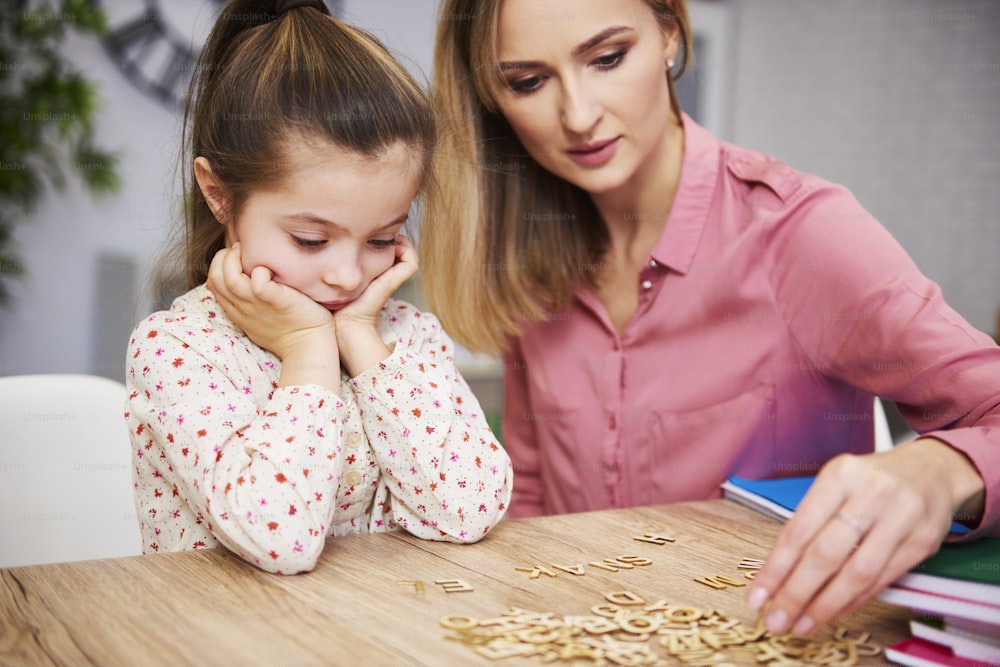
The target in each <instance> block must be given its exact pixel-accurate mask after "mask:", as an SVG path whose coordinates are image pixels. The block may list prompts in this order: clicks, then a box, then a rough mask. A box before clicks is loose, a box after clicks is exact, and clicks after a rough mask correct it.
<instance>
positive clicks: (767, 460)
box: [503, 116, 1000, 535]
mask: <svg viewBox="0 0 1000 667" xmlns="http://www.w3.org/2000/svg"><path fill="white" fill-rule="evenodd" d="M684 137H685V150H684V161H683V168H682V172H681V180H680V184H679V187H678V190H677V195H676V198H675V199H674V204H673V208H672V210H671V212H670V215H669V217H668V218H667V221H666V224H665V225H664V227H663V233H662V234H661V235H660V238H659V240H658V241H657V243H656V246H655V248H654V249H653V251H652V252H651V253H650V256H649V258H648V261H647V264H646V267H645V268H644V269H643V271H642V272H641V274H640V276H639V280H638V284H637V285H636V290H637V291H638V293H639V307H638V310H637V311H636V313H635V316H634V317H633V318H632V320H631V321H630V322H629V323H628V325H627V326H626V328H625V330H624V332H623V333H622V334H621V335H620V336H619V335H618V334H617V333H616V332H615V329H614V327H613V326H612V324H611V321H610V320H609V318H608V315H607V313H606V311H605V309H604V307H603V305H602V304H601V302H600V300H599V299H598V297H597V296H596V294H594V293H593V292H592V291H591V290H589V289H580V290H579V291H578V292H577V298H576V299H575V300H574V303H573V305H572V308H571V309H570V310H569V311H568V312H553V313H551V314H550V317H548V318H546V319H545V320H543V321H534V322H530V323H528V324H527V326H526V327H525V328H524V330H523V334H522V335H521V336H520V338H519V339H517V340H514V341H512V344H511V347H510V349H509V350H508V352H507V353H506V355H505V358H504V368H505V373H504V382H505V391H504V396H505V399H504V401H505V405H504V421H503V429H504V430H503V436H504V445H505V447H506V448H507V450H508V452H509V454H510V457H511V459H512V461H513V463H514V470H515V485H514V498H513V502H512V505H511V510H510V516H512V517H516V516H530V515H537V514H550V513H563V512H578V511H587V510H597V509H603V508H610V507H626V506H630V505H646V504H654V503H665V502H674V501H684V500H695V499H704V498H709V497H714V496H717V495H718V494H719V485H720V483H721V482H722V481H723V480H724V479H725V477H726V476H727V475H740V476H743V477H748V478H767V477H786V476H795V475H810V474H815V473H816V472H817V471H818V470H819V468H820V467H821V466H822V465H823V464H824V463H825V462H826V461H828V460H829V459H830V458H832V457H833V456H835V455H837V454H840V453H843V452H852V453H865V452H871V451H872V450H873V443H874V429H873V418H872V409H873V397H874V396H876V395H877V396H882V397H885V398H888V399H891V400H893V401H895V402H897V403H898V404H899V407H900V410H901V411H902V413H903V415H904V417H905V418H906V419H907V421H908V423H909V424H910V426H911V427H912V428H913V429H914V430H916V431H917V432H919V433H926V434H929V435H933V436H934V437H936V438H939V439H941V440H943V441H945V442H947V443H949V444H950V445H951V446H953V447H955V448H957V449H960V450H961V451H963V452H965V454H966V455H967V456H968V457H969V458H970V459H971V460H972V462H973V463H974V464H975V465H976V467H977V468H978V469H979V472H980V474H981V475H982V477H983V478H984V480H985V482H986V486H987V492H986V515H985V517H984V520H983V521H982V522H981V524H980V528H979V529H978V530H976V531H974V533H973V535H976V534H987V533H998V532H1000V348H998V347H997V345H996V344H995V343H994V342H993V341H992V340H991V339H990V338H989V337H988V336H987V335H985V334H984V333H982V332H980V331H978V330H976V329H974V328H973V327H972V326H971V325H969V324H968V323H967V322H966V321H965V320H964V319H963V318H962V317H961V316H960V315H958V314H957V313H956V312H955V311H954V310H952V309H951V308H950V307H949V306H948V305H947V304H946V303H945V302H944V299H943V298H942V296H941V292H940V289H939V288H938V286H937V285H936V284H935V283H933V282H932V281H930V280H929V279H928V278H926V277H925V276H924V275H922V274H921V273H920V271H919V269H918V268H917V267H916V265H915V264H914V263H913V261H912V260H911V259H910V257H909V256H908V255H907V254H906V252H905V251H904V250H903V249H902V248H901V247H900V246H899V244H898V243H897V242H896V241H895V240H893V238H892V237H891V236H890V235H889V233H888V232H887V231H886V230H885V229H884V228H883V227H882V226H881V225H880V224H879V223H878V222H877V221H876V220H875V219H874V218H873V217H872V216H871V215H870V214H869V213H868V212H867V211H865V210H864V209H863V208H862V207H861V205H860V204H859V203H858V202H857V201H856V200H855V199H854V197H853V196H852V195H851V194H850V193H849V192H848V191H847V190H846V189H844V188H843V187H841V186H838V185H834V184H832V183H829V182H827V181H824V180H822V179H820V178H817V177H815V176H811V175H808V174H803V173H799V172H797V171H795V170H793V169H792V168H790V167H788V166H787V165H785V164H782V163H781V162H777V161H775V160H774V159H772V158H770V157H769V156H766V155H762V154H759V153H756V152H753V151H750V150H746V149H743V148H739V147H737V146H733V145H730V144H727V143H724V142H721V141H719V140H718V139H717V138H715V137H714V136H713V135H711V134H710V133H709V132H708V131H706V130H705V129H703V128H701V127H699V126H698V125H696V124H695V123H694V122H693V121H692V120H691V119H690V118H688V117H686V116H685V118H684Z"/></svg>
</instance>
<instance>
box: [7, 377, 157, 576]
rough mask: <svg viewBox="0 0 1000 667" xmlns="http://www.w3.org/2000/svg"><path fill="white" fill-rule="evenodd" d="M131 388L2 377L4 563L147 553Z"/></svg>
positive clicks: (95, 381) (83, 380)
mask: <svg viewBox="0 0 1000 667" xmlns="http://www.w3.org/2000/svg"><path fill="white" fill-rule="evenodd" d="M125 392H126V390H125V385H123V384H122V383H120V382H116V381H114V380H109V379H107V378H104V377H98V376H94V375H73V374H52V375H19V376H9V377H0V567H12V566H16V565H34V564H40V563H56V562H67V561H75V560H88V559H92V558H109V557H115V556H131V555H136V554H139V553H141V541H140V537H139V526H138V522H137V520H136V515H135V504H134V502H133V495H132V464H131V447H130V445H129V438H128V432H127V430H126V429H127V427H126V426H125V418H124V409H125Z"/></svg>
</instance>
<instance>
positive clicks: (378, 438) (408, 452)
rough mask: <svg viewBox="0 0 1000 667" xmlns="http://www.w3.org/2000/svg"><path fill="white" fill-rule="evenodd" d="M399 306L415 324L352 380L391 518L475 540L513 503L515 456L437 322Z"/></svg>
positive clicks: (420, 531)
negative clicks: (509, 452)
mask: <svg viewBox="0 0 1000 667" xmlns="http://www.w3.org/2000/svg"><path fill="white" fill-rule="evenodd" d="M390 303H395V304H396V305H394V306H392V307H393V308H397V309H400V310H402V311H404V312H405V311H408V314H407V315H406V317H407V318H408V319H409V320H410V321H411V322H412V328H410V331H409V332H408V333H405V334H403V335H401V336H400V338H399V339H398V340H397V341H396V344H395V348H394V350H393V353H392V354H391V355H390V356H389V358H387V359H386V360H385V361H383V362H381V363H380V364H377V365H376V366H375V367H373V368H371V369H369V370H367V371H365V372H364V373H362V374H361V375H359V376H357V377H355V378H354V379H352V381H351V384H352V387H353V389H354V391H355V395H356V396H357V400H358V404H359V408H360V411H361V419H362V423H363V424H364V428H365V434H366V436H367V438H368V441H369V445H370V447H371V449H372V451H373V452H374V454H375V457H376V460H377V462H378V465H379V467H380V468H381V471H382V475H383V478H384V484H385V486H386V488H387V489H388V493H389V495H390V497H391V498H390V505H391V507H390V508H389V511H390V512H391V514H392V521H393V522H394V523H395V524H396V525H398V526H400V527H402V528H404V529H406V530H407V531H409V532H411V533H413V534H414V535H416V536H417V537H421V538H424V539H433V540H442V541H450V542H475V541H477V540H479V539H480V538H482V537H483V536H484V535H485V534H486V533H487V532H488V531H489V530H490V529H491V528H492V527H493V526H495V525H496V524H497V523H498V522H499V521H500V520H501V519H502V518H503V515H504V513H505V511H506V510H507V506H508V504H509V503H510V494H511V484H512V476H511V465H510V459H509V458H508V457H507V453H506V452H505V451H504V450H503V448H502V447H501V446H500V444H499V443H498V442H497V440H496V437H495V436H494V435H493V432H492V430H490V427H489V424H488V423H487V422H486V417H485V415H484V414H483V412H482V410H481V409H480V406H479V402H478V401H477V400H476V397H475V395H474V394H473V393H472V391H471V390H470V389H469V386H468V385H467V384H466V383H465V380H464V379H463V378H462V376H461V375H460V374H459V372H458V369H457V368H456V367H455V363H454V360H453V356H452V355H453V349H454V347H453V344H452V342H451V340H450V339H449V337H448V336H447V334H445V332H444V331H443V330H442V328H441V325H440V324H439V323H438V321H437V318H435V317H434V316H433V315H431V314H429V313H419V312H415V311H413V309H412V307H410V306H409V305H408V304H400V303H399V302H390ZM407 328H409V327H407ZM404 329H405V328H404ZM407 336H409V338H407ZM376 514H377V513H376ZM373 518H374V517H373Z"/></svg>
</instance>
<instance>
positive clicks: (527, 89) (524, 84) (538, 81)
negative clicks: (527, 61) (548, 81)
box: [507, 76, 542, 93]
mask: <svg viewBox="0 0 1000 667" xmlns="http://www.w3.org/2000/svg"><path fill="white" fill-rule="evenodd" d="M507 85H509V86H510V89H511V90H513V91H514V92H515V93H533V92H535V91H536V90H538V89H539V88H540V87H541V86H542V77H540V76H530V77H527V78H525V79H518V80H516V81H511V82H509V83H508V84H507Z"/></svg>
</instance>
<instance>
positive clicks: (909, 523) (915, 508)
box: [747, 438, 984, 634]
mask: <svg viewBox="0 0 1000 667" xmlns="http://www.w3.org/2000/svg"><path fill="white" fill-rule="evenodd" d="M983 502H984V491H983V481H982V478H981V477H980V476H979V473H978V472H977V471H976V469H975V467H974V466H973V465H972V463H971V462H970V461H969V460H968V459H967V458H966V457H965V455H964V454H962V453H961V452H959V451H958V450H955V449H953V448H952V447H949V446H948V445H946V444H944V443H943V442H940V441H938V440H934V439H931V438H922V439H918V440H915V441H914V442H911V443H908V444H906V445H902V446H899V447H896V448H894V449H893V450H891V451H888V452H884V453H878V454H867V455H864V456H852V455H846V454H845V455H842V456H838V457H837V458H835V459H833V460H831V461H830V462H829V463H828V464H827V465H826V466H824V467H823V469H822V470H821V471H820V473H819V475H818V476H817V477H816V481H815V482H813V486H812V488H810V490H809V493H808V494H807V495H806V497H805V498H804V499H803V501H802V503H801V504H800V505H799V507H798V509H797V510H796V512H795V514H794V515H793V516H792V518H791V519H790V520H789V521H788V523H787V524H786V525H785V526H784V527H783V528H782V530H781V532H780V533H779V535H778V540H777V542H776V544H775V546H774V550H773V551H772V552H771V555H770V556H769V557H768V558H767V561H766V563H765V565H764V567H763V568H761V570H760V572H758V574H757V575H756V577H754V580H753V583H752V584H751V586H750V589H749V591H748V594H747V598H748V602H749V604H750V607H751V608H752V609H754V610H755V611H758V610H763V611H764V613H765V620H766V623H767V628H768V630H770V631H771V632H773V633H782V632H786V631H788V630H792V631H793V632H795V633H798V634H809V633H811V632H812V631H813V630H815V629H816V628H818V627H820V626H821V625H822V624H824V623H826V622H827V621H829V620H831V619H833V617H835V616H837V615H838V614H842V613H845V612H849V611H851V610H853V609H856V608H857V607H859V606H861V605H862V604H864V603H865V602H867V601H868V600H870V599H872V598H873V597H874V596H875V595H877V594H878V593H879V592H880V591H881V590H882V589H884V588H885V587H886V586H888V585H889V584H890V583H891V582H892V581H894V580H895V579H896V578H897V577H899V576H900V575H902V574H904V573H905V572H906V571H907V570H909V569H910V568H912V567H913V566H914V565H916V564H918V563H920V562H921V561H922V560H924V559H925V558H927V557H928V556H930V555H931V554H933V553H935V552H936V551H937V549H938V548H939V546H940V544H941V541H942V540H943V538H944V537H945V535H947V534H948V530H949V527H950V525H951V521H952V516H953V515H954V514H956V513H957V512H961V513H963V514H964V515H969V516H977V517H981V515H982V511H983Z"/></svg>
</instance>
